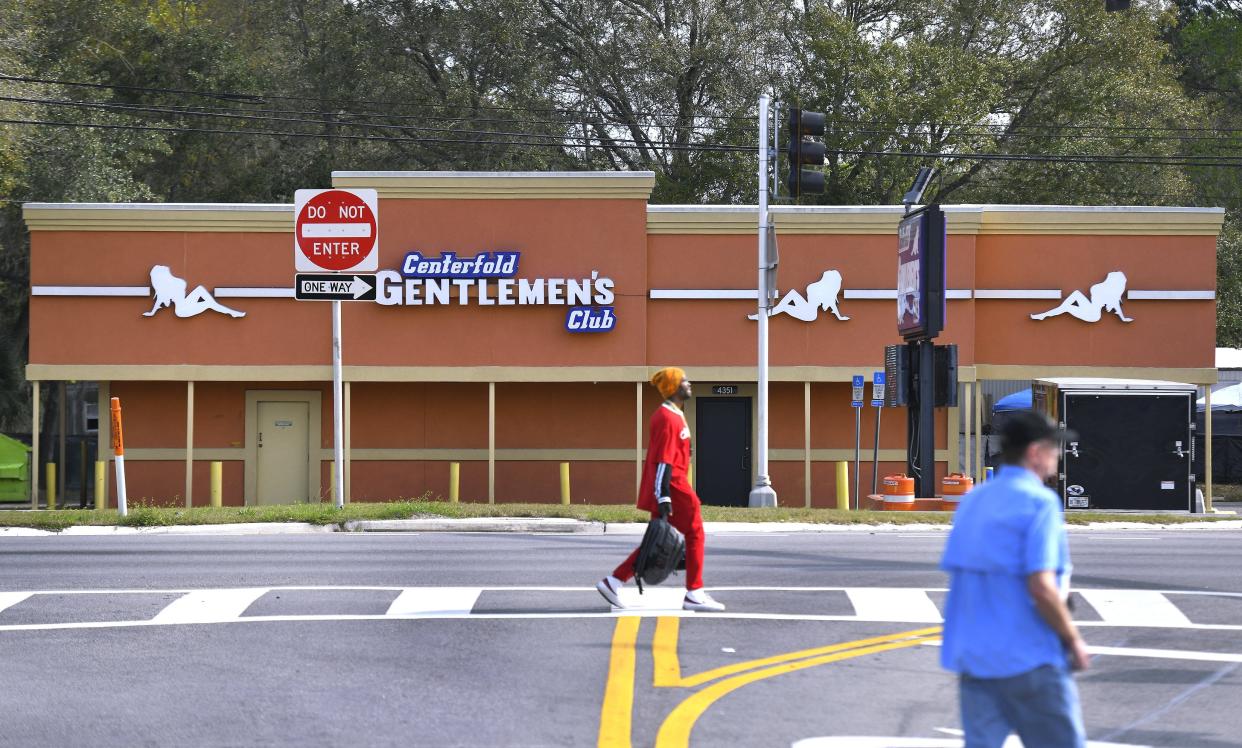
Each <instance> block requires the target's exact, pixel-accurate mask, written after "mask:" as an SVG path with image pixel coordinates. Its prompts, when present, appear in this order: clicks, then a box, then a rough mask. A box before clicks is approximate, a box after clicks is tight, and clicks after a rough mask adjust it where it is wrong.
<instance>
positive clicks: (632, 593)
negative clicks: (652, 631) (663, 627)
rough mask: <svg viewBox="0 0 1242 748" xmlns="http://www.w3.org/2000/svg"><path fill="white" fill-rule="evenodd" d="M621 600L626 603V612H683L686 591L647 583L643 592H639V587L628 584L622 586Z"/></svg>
mask: <svg viewBox="0 0 1242 748" xmlns="http://www.w3.org/2000/svg"><path fill="white" fill-rule="evenodd" d="M618 597H620V598H621V602H622V603H623V604H624V605H625V608H624V612H626V613H634V612H638V611H642V612H657V611H658V612H661V613H667V612H668V611H676V612H678V613H680V612H681V603H682V600H684V599H685V597H686V591H685V590H684V589H682V588H681V587H652V586H651V585H647V586H646V587H644V588H643V593H642V594H641V595H640V594H639V593H638V587H636V586H632V585H627V586H625V587H622V588H621V590H620V591H619V593H618Z"/></svg>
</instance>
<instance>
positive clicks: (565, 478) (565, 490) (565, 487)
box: [561, 462, 569, 504]
mask: <svg viewBox="0 0 1242 748" xmlns="http://www.w3.org/2000/svg"><path fill="white" fill-rule="evenodd" d="M561 503H562V504H568V503H569V463H568V462H562V463H561Z"/></svg>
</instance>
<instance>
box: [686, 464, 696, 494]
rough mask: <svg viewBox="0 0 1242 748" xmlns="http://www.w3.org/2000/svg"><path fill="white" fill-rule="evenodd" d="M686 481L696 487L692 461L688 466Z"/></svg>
mask: <svg viewBox="0 0 1242 748" xmlns="http://www.w3.org/2000/svg"><path fill="white" fill-rule="evenodd" d="M686 482H687V483H689V484H690V487H691V488H694V463H693V462H692V463H690V467H688V468H686Z"/></svg>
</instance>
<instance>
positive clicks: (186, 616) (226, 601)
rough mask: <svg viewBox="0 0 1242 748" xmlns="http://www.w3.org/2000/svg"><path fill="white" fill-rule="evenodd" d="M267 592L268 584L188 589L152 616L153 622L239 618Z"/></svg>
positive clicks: (209, 621)
mask: <svg viewBox="0 0 1242 748" xmlns="http://www.w3.org/2000/svg"><path fill="white" fill-rule="evenodd" d="M266 593H267V588H266V587H249V588H243V589H231V590H195V591H193V592H187V593H186V594H184V595H182V596H181V597H179V598H177V599H176V600H173V601H172V602H171V603H169V604H168V605H167V606H165V608H164V609H163V610H161V611H160V612H159V613H158V614H157V615H156V616H155V618H153V619H152V622H153V623H224V622H225V621H235V620H237V619H238V618H239V617H241V614H242V613H245V612H246V608H249V607H250V605H251V604H252V603H254V601H255V600H258V599H259V598H260V597H263V595H264V594H266Z"/></svg>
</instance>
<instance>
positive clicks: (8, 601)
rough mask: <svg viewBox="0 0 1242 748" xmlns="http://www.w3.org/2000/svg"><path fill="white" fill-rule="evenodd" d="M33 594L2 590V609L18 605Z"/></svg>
mask: <svg viewBox="0 0 1242 748" xmlns="http://www.w3.org/2000/svg"><path fill="white" fill-rule="evenodd" d="M31 594H32V593H30V592H0V611H3V610H4V609H5V608H11V607H13V606H14V605H17V604H18V603H20V602H21V601H22V600H25V599H26V598H28V597H30V595H31Z"/></svg>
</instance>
